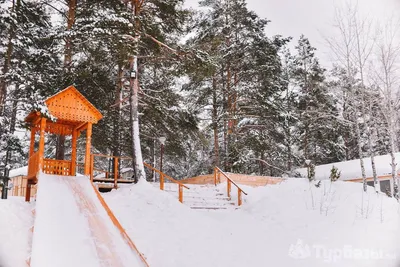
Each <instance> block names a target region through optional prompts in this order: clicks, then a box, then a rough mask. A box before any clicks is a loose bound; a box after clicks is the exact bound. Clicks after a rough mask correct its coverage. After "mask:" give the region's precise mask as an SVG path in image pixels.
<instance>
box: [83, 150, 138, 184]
mask: <svg viewBox="0 0 400 267" xmlns="http://www.w3.org/2000/svg"><path fill="white" fill-rule="evenodd" d="M95 157H100V158H109V159H113V161H114V170H113V171H111V172H109V171H108V170H107V171H105V170H101V169H97V168H95V167H94V160H95ZM120 159H129V160H131V159H132V158H130V157H119V156H111V155H103V154H92V155H90V180H91V181H92V182H93V180H94V178H95V177H94V172H95V171H96V172H102V173H104V174H105V179H110V180H112V179H114V188H115V189H116V188H118V179H119V178H120V173H119V168H118V164H119V162H120ZM110 176H112V177H110Z"/></svg>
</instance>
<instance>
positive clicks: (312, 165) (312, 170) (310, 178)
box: [308, 163, 315, 182]
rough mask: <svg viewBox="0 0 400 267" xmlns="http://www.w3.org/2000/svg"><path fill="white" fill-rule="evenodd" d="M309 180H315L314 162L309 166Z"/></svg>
mask: <svg viewBox="0 0 400 267" xmlns="http://www.w3.org/2000/svg"><path fill="white" fill-rule="evenodd" d="M308 180H309V181H310V182H312V181H314V180H315V165H314V164H312V163H310V165H309V167H308Z"/></svg>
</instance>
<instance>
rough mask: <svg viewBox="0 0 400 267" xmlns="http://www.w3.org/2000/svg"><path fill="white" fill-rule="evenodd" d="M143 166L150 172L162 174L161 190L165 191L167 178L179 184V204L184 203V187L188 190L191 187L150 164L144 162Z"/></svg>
mask: <svg viewBox="0 0 400 267" xmlns="http://www.w3.org/2000/svg"><path fill="white" fill-rule="evenodd" d="M143 165H144V166H146V167H147V168H149V169H150V170H153V171H155V172H157V173H158V174H160V189H161V190H164V178H167V179H168V180H170V181H171V182H173V183H175V184H178V186H179V202H181V203H183V187H184V188H186V189H190V188H189V187H187V186H186V185H184V184H183V183H181V182H179V181H178V180H175V179H174V178H172V177H171V176H169V175H167V174H165V173H163V172H162V171H160V170H158V169H156V168H154V167H153V166H151V165H150V164H148V163H146V162H143Z"/></svg>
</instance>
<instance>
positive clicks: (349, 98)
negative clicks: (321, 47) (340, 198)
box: [325, 5, 369, 191]
mask: <svg viewBox="0 0 400 267" xmlns="http://www.w3.org/2000/svg"><path fill="white" fill-rule="evenodd" d="M356 14H357V12H356V9H355V8H354V7H352V6H350V5H347V7H346V9H345V10H343V9H339V8H338V9H336V11H335V18H334V28H335V29H336V32H337V34H338V36H335V37H332V38H325V40H326V41H327V43H328V45H329V47H330V49H331V51H332V54H333V56H334V61H335V62H337V65H339V66H341V67H342V68H343V69H344V70H345V71H346V76H347V86H346V87H345V88H343V90H344V91H343V94H344V95H345V96H344V101H343V102H344V105H345V106H348V107H350V106H351V105H349V104H350V103H351V102H357V100H358V101H360V102H363V101H364V99H363V97H361V98H359V99H357V98H358V96H357V95H362V93H361V94H360V92H362V91H361V90H362V89H360V87H361V88H362V86H359V84H358V82H357V74H359V72H360V69H359V68H360V66H361V67H362V69H364V65H365V62H366V60H367V59H368V56H369V53H368V52H365V51H364V48H363V46H362V40H361V38H362V36H358V35H360V34H361V32H362V31H361V28H360V26H356V25H357V24H355V18H356ZM355 58H356V59H358V63H357V61H356V62H355V60H354V59H355ZM361 106H364V104H361ZM353 108H354V109H353V110H352V112H350V113H351V114H353V115H352V118H349V120H351V121H353V124H354V128H355V132H356V139H357V147H358V156H359V158H360V168H361V175H362V180H363V189H364V191H367V179H366V172H365V166H364V161H363V156H364V153H363V149H362V146H363V144H362V138H361V129H360V123H359V120H360V116H359V110H358V108H357V107H354V106H353ZM364 111H365V108H361V118H364ZM368 138H369V136H368Z"/></svg>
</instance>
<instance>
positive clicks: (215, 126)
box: [212, 76, 219, 166]
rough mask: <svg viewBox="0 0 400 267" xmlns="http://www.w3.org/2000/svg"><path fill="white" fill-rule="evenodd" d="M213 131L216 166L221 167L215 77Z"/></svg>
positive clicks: (214, 78)
mask: <svg viewBox="0 0 400 267" xmlns="http://www.w3.org/2000/svg"><path fill="white" fill-rule="evenodd" d="M212 87H213V117H212V120H213V131H214V165H215V166H219V139H218V102H217V80H216V77H215V76H213V79H212Z"/></svg>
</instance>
